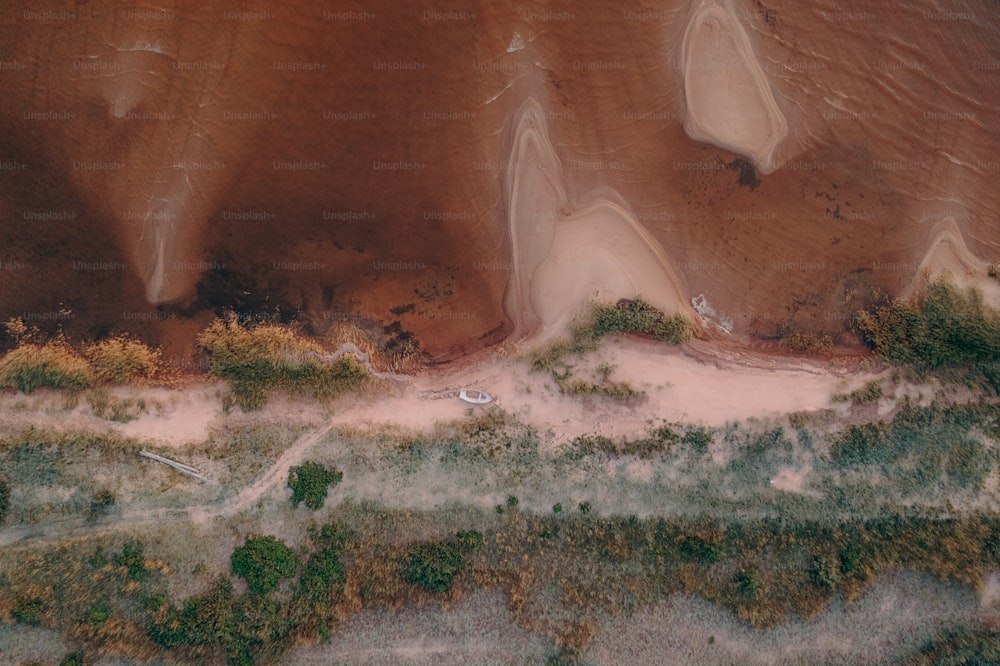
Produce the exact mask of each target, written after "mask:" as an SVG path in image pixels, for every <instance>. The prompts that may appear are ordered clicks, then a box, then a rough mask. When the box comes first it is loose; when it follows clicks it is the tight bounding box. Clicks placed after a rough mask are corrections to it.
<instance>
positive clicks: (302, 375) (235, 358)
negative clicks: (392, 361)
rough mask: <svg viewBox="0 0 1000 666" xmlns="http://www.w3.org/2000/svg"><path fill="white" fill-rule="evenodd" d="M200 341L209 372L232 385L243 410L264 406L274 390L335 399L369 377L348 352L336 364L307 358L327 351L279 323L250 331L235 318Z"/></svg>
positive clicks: (212, 327)
mask: <svg viewBox="0 0 1000 666" xmlns="http://www.w3.org/2000/svg"><path fill="white" fill-rule="evenodd" d="M197 342H198V347H199V348H200V349H202V350H203V351H204V352H206V353H207V354H208V356H209V369H208V371H209V374H211V375H212V376H215V377H219V378H220V379H226V380H228V381H230V382H231V384H232V387H233V395H234V398H235V400H236V403H237V404H238V405H240V406H241V407H242V408H244V409H258V408H260V407H262V406H263V405H264V403H265V402H266V400H267V394H268V392H269V391H271V390H274V389H280V390H285V391H290V392H292V393H305V394H311V395H313V396H315V397H332V396H334V395H337V394H339V393H341V392H343V391H346V390H349V389H351V388H354V387H356V386H357V385H358V384H359V383H361V382H362V381H363V380H364V379H365V378H367V377H368V374H369V373H368V371H367V370H366V369H365V367H364V366H362V365H361V364H359V363H358V361H357V360H356V359H355V358H354V357H353V356H350V355H347V354H345V355H344V356H342V357H341V358H340V359H338V360H337V361H336V362H334V363H325V362H323V361H322V360H320V359H319V358H310V357H308V355H309V354H315V355H317V356H318V355H320V354H322V352H323V349H322V348H321V347H320V346H319V345H317V344H315V343H313V342H311V341H309V340H306V339H305V338H302V337H301V336H299V335H297V334H296V333H295V332H294V331H291V330H289V329H287V328H284V327H281V326H277V325H274V324H259V325H257V326H253V327H247V326H244V325H242V324H240V322H239V321H238V320H237V319H236V318H235V317H230V318H229V319H226V320H216V321H215V322H213V323H212V324H211V325H210V326H209V327H208V328H206V329H205V330H204V331H202V332H201V333H200V334H198V338H197Z"/></svg>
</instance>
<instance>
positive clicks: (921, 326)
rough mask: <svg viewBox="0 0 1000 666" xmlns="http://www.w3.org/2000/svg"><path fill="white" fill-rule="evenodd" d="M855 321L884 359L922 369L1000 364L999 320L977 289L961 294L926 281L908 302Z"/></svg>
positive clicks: (890, 305)
mask: <svg viewBox="0 0 1000 666" xmlns="http://www.w3.org/2000/svg"><path fill="white" fill-rule="evenodd" d="M855 323H856V326H857V328H858V330H859V331H860V333H861V336H862V340H863V341H864V342H866V343H867V344H868V345H870V346H871V347H872V348H873V349H874V350H875V351H877V352H878V353H879V354H881V355H882V356H883V357H885V358H886V359H887V360H888V361H891V362H893V363H900V364H906V365H911V366H913V367H915V368H917V369H918V370H920V371H927V370H941V369H945V368H954V367H958V366H968V367H980V366H983V365H990V366H995V365H996V363H997V362H998V361H1000V316H998V314H997V312H996V311H993V310H991V309H989V308H987V307H986V306H985V305H984V304H983V301H982V297H981V295H980V294H979V293H978V292H977V291H975V290H972V289H970V290H969V291H966V292H964V293H963V292H960V291H958V290H957V289H956V288H955V287H953V286H951V285H950V284H948V283H947V282H943V281H938V282H931V283H928V284H927V285H925V288H924V290H923V292H922V293H921V294H920V295H919V296H918V297H917V298H916V299H914V300H912V301H899V300H897V301H894V302H891V303H885V304H882V305H880V306H878V307H876V308H875V309H874V310H872V311H860V312H858V313H857V314H856V316H855Z"/></svg>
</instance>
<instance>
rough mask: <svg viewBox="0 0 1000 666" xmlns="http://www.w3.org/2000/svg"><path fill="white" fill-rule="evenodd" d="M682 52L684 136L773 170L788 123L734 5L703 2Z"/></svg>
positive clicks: (696, 12)
mask: <svg viewBox="0 0 1000 666" xmlns="http://www.w3.org/2000/svg"><path fill="white" fill-rule="evenodd" d="M681 52H682V54H683V56H682V57H683V63H684V65H683V70H684V98H685V100H686V103H687V114H686V116H685V120H684V130H685V131H686V132H687V133H688V136H690V137H691V138H692V139H695V140H697V141H707V142H709V143H713V144H715V145H717V146H719V147H721V148H725V149H727V150H732V151H734V152H737V153H742V154H744V155H747V156H748V157H750V158H751V159H753V161H754V162H755V163H756V164H757V166H758V167H759V168H760V170H761V171H763V172H764V173H770V172H772V171H774V170H775V169H776V168H777V165H776V164H775V160H774V152H775V149H776V148H777V147H778V146H779V145H780V144H781V142H782V141H783V140H784V138H785V136H786V135H787V134H788V125H787V122H786V121H785V116H784V115H783V114H782V113H781V110H780V109H779V108H778V104H777V102H775V99H774V96H773V95H772V94H771V86H770V83H769V81H768V78H767V75H766V74H765V73H764V70H763V69H762V68H761V66H760V64H759V63H758V62H757V60H756V57H755V55H754V51H753V47H752V46H751V44H750V39H749V37H748V36H747V33H746V31H745V30H744V29H743V27H742V26H741V25H740V22H739V19H738V18H737V17H736V16H735V14H734V13H733V11H732V8H731V7H729V6H728V5H725V6H724V5H721V4H718V3H716V2H703V3H702V5H701V6H700V7H698V8H697V9H696V10H695V12H694V13H693V15H692V16H691V20H690V21H689V23H688V26H687V29H686V30H685V31H684V40H683V42H682V46H681Z"/></svg>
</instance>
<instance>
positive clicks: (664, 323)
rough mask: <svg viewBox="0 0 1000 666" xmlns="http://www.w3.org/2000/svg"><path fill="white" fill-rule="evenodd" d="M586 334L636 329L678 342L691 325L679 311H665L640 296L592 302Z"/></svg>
mask: <svg viewBox="0 0 1000 666" xmlns="http://www.w3.org/2000/svg"><path fill="white" fill-rule="evenodd" d="M589 332H590V334H591V335H592V336H593V337H595V338H600V337H602V336H604V335H608V334H610V333H639V334H642V335H648V336H651V337H654V338H656V339H657V340H659V341H660V342H669V343H671V344H680V343H681V342H684V341H686V340H688V339H689V338H690V337H691V326H690V324H689V322H688V320H687V319H686V318H685V317H683V316H681V315H667V314H664V313H663V312H660V311H659V310H657V309H656V308H654V307H653V306H652V305H650V304H649V303H647V302H646V301H644V300H643V299H641V298H636V299H631V300H630V299H624V298H623V299H622V300H620V301H618V302H617V303H615V304H614V305H596V306H594V310H593V313H592V316H591V324H590V326H589Z"/></svg>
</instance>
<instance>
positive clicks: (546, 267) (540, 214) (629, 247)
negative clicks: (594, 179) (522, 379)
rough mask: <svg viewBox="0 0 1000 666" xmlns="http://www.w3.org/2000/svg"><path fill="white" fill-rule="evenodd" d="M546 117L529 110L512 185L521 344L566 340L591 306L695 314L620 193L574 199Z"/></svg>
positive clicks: (532, 106)
mask: <svg viewBox="0 0 1000 666" xmlns="http://www.w3.org/2000/svg"><path fill="white" fill-rule="evenodd" d="M546 122H547V121H546V114H545V112H544V111H543V109H542V108H541V106H540V105H539V104H538V102H536V101H535V100H534V99H532V98H529V99H528V100H527V101H526V102H525V104H524V105H523V106H522V108H521V111H520V119H519V121H518V123H517V127H516V130H515V134H514V142H513V148H512V150H511V155H510V160H509V165H508V169H507V180H506V182H505V187H506V192H507V204H508V207H507V214H508V223H509V230H510V240H511V249H512V262H511V267H512V270H511V278H510V285H509V286H508V290H507V295H506V298H505V301H506V302H505V306H506V310H507V313H508V315H509V316H510V317H511V319H512V320H513V321H514V322H515V331H514V334H513V336H514V339H517V338H520V337H524V336H532V337H534V338H535V339H536V340H537V341H541V340H544V339H547V338H550V337H552V336H555V335H559V334H562V333H564V332H565V331H566V329H567V326H568V324H569V323H570V321H571V320H572V319H573V317H575V316H576V315H577V313H579V312H581V311H582V310H584V309H585V308H586V306H587V303H588V302H589V301H592V300H595V299H596V300H599V301H606V302H614V301H617V300H618V299H620V298H633V297H635V296H637V295H642V296H644V297H645V298H647V299H648V300H649V302H650V303H651V304H652V305H654V306H655V307H657V308H660V309H661V310H664V311H666V312H684V313H687V314H689V315H693V314H694V313H693V311H692V310H691V308H690V307H689V306H688V305H687V303H686V301H687V299H686V298H685V297H684V292H683V290H682V289H681V287H680V286H679V285H680V280H679V279H678V277H677V275H676V274H675V273H674V272H673V269H672V268H671V267H670V262H669V260H668V258H667V256H666V253H665V252H664V251H663V248H662V247H661V246H660V245H659V243H658V242H657V241H656V240H655V239H654V238H653V237H652V236H651V235H650V234H649V232H647V231H646V230H645V229H644V228H643V226H642V225H641V224H639V222H638V221H637V220H636V219H635V217H634V216H633V215H632V214H631V213H630V212H629V211H628V210H626V207H625V205H624V204H622V203H621V202H619V201H615V199H616V198H617V194H616V193H614V192H600V193H597V192H595V193H592V194H591V195H590V196H589V197H588V198H587V201H586V202H584V203H582V204H581V205H579V206H577V205H574V203H573V202H570V201H569V197H568V195H567V184H566V180H565V171H564V170H563V166H562V164H561V162H560V160H559V157H558V156H557V155H556V152H555V149H554V148H553V146H552V143H551V141H550V140H549V135H548V131H547V129H546Z"/></svg>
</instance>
